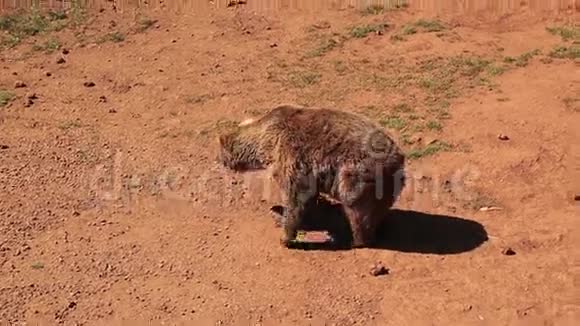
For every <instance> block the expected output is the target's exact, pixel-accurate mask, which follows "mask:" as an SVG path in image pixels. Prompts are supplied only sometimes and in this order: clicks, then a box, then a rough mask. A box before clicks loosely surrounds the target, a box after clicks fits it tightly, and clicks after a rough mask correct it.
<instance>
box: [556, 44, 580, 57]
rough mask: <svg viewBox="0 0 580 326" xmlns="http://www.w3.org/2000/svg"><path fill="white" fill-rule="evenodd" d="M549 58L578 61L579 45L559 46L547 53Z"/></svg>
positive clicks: (579, 54)
mask: <svg viewBox="0 0 580 326" xmlns="http://www.w3.org/2000/svg"><path fill="white" fill-rule="evenodd" d="M549 56H550V57H552V58H558V59H578V58H580V45H576V44H572V45H570V46H562V45H559V46H557V47H555V48H554V49H553V50H552V51H551V52H550V53H549Z"/></svg>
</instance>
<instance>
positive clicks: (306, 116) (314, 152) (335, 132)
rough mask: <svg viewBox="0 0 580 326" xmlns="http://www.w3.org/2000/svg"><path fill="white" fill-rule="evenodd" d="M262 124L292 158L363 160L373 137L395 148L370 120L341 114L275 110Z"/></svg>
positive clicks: (321, 109) (330, 111)
mask: <svg viewBox="0 0 580 326" xmlns="http://www.w3.org/2000/svg"><path fill="white" fill-rule="evenodd" d="M261 120H262V121H263V122H264V123H267V124H268V129H271V130H272V132H275V133H276V134H278V135H279V137H280V141H281V145H282V146H283V148H284V150H286V151H289V152H290V153H289V154H292V155H293V156H295V157H302V158H303V159H304V160H308V158H309V159H310V160H315V161H319V163H320V161H326V160H332V161H336V160H348V159H351V160H361V159H364V158H366V157H367V155H368V150H367V148H366V147H367V146H368V142H369V140H371V138H372V137H378V138H380V139H379V140H380V141H382V142H385V143H386V145H387V146H393V143H392V141H391V140H390V139H389V138H388V136H386V135H385V134H384V133H383V131H382V129H381V128H380V126H378V125H377V124H376V123H374V122H373V121H371V120H370V119H368V118H366V117H362V116H360V115H357V114H354V113H349V112H344V111H339V110H332V109H326V108H301V107H294V106H289V105H285V106H280V107H277V108H275V109H273V110H272V111H270V113H269V114H267V115H266V116H264V117H263V118H262V119H261ZM376 140H377V139H375V140H374V141H376Z"/></svg>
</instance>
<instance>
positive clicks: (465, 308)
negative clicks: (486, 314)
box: [463, 304, 473, 312]
mask: <svg viewBox="0 0 580 326" xmlns="http://www.w3.org/2000/svg"><path fill="white" fill-rule="evenodd" d="M471 309H473V306H472V305H470V304H468V305H466V306H465V307H463V311H464V312H467V311H471Z"/></svg>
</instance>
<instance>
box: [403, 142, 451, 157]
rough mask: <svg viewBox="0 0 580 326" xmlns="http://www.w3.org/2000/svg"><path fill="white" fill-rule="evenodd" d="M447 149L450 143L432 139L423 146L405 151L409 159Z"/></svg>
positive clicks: (449, 147)
mask: <svg viewBox="0 0 580 326" xmlns="http://www.w3.org/2000/svg"><path fill="white" fill-rule="evenodd" d="M449 149H451V145H449V144H448V143H446V142H443V141H434V142H432V143H430V144H429V145H427V146H425V147H423V148H418V149H413V150H411V151H409V153H407V156H408V157H409V159H419V158H422V157H426V156H431V155H434V154H436V153H438V152H442V151H448V150H449Z"/></svg>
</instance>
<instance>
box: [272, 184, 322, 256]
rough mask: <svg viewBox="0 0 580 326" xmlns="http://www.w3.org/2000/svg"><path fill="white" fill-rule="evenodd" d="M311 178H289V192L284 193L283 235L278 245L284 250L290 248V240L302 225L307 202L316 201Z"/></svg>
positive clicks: (294, 237) (293, 238)
mask: <svg viewBox="0 0 580 326" xmlns="http://www.w3.org/2000/svg"><path fill="white" fill-rule="evenodd" d="M311 179H312V178H309V177H306V176H304V177H298V178H291V179H290V180H291V181H290V182H289V187H288V188H289V190H288V191H287V193H286V196H287V201H286V203H287V204H286V211H285V216H284V233H283V235H282V238H281V239H280V243H281V244H282V245H283V246H285V247H286V248H289V247H290V244H291V242H292V240H295V239H296V234H297V233H298V229H299V228H300V226H301V225H302V224H303V221H304V216H305V214H306V207H307V205H308V203H309V201H312V200H316V199H317V197H318V193H317V191H316V187H315V183H313V182H311V181H312V180H311Z"/></svg>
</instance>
